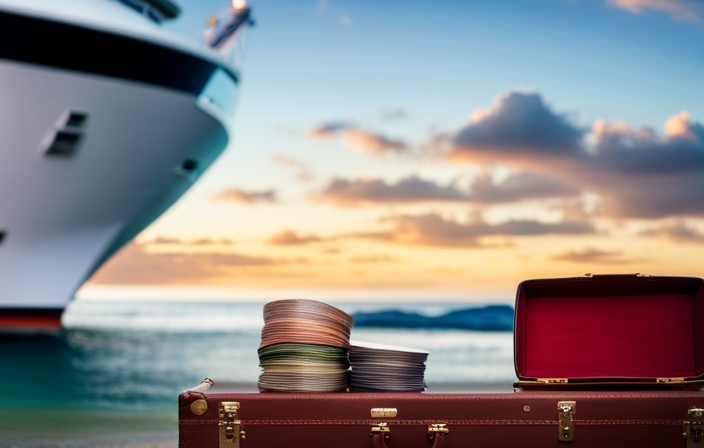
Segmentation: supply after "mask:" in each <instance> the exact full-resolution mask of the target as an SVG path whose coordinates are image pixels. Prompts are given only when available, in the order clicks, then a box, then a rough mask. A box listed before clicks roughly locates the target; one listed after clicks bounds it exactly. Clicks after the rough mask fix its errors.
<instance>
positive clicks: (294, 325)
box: [258, 299, 352, 392]
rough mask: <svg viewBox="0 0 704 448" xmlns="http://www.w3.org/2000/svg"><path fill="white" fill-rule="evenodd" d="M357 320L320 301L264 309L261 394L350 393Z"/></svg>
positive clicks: (274, 304) (269, 305) (287, 302)
mask: <svg viewBox="0 0 704 448" xmlns="http://www.w3.org/2000/svg"><path fill="white" fill-rule="evenodd" d="M351 328H352V316H350V315H348V314H347V313H345V312H343V311H340V310H339V309H337V308H335V307H333V306H330V305H327V304H325V303H322V302H317V301H315V300H302V299H293V300H280V301H276V302H270V303H267V304H266V305H265V306H264V328H263V329H262V342H261V345H260V346H259V351H258V354H259V365H260V367H261V368H262V370H263V371H262V374H261V375H260V376H259V390H260V391H262V392H336V391H344V390H346V389H347V385H348V381H349V361H348V351H349V346H350V330H351Z"/></svg>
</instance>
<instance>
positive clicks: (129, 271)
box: [90, 242, 305, 284]
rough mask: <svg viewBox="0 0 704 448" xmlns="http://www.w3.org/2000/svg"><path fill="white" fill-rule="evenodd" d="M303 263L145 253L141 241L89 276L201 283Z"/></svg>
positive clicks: (124, 280) (236, 256)
mask: <svg viewBox="0 0 704 448" xmlns="http://www.w3.org/2000/svg"><path fill="white" fill-rule="evenodd" d="M291 263H305V260H288V259H273V258H270V257H264V256H258V255H246V254H237V253H215V252H205V253H203V252H197V253H173V252H149V251H147V250H146V245H145V244H137V243H134V242H133V243H130V244H128V245H127V246H125V248H123V249H122V250H121V251H120V252H118V254H117V255H116V256H114V257H113V258H111V259H110V260H108V262H107V263H106V264H105V265H103V266H102V267H101V268H100V269H99V270H98V272H97V273H96V274H95V275H93V277H92V278H91V279H90V281H91V283H103V284H202V283H206V282H208V281H210V280H215V279H222V278H228V277H229V276H231V275H232V273H233V271H239V270H248V269H260V268H269V267H274V266H276V265H280V264H291Z"/></svg>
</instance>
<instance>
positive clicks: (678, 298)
mask: <svg viewBox="0 0 704 448" xmlns="http://www.w3.org/2000/svg"><path fill="white" fill-rule="evenodd" d="M514 352H515V353H514V354H515V366H516V374H517V376H518V382H517V383H516V384H515V385H514V386H515V387H516V389H515V390H516V391H517V392H518V393H516V392H508V393H499V394H467V393H465V394H433V393H426V394H420V393H407V394H364V393H337V394H273V393H272V394H258V393H253V394H249V393H238V392H232V391H227V390H219V391H218V390H217V389H209V387H210V385H211V383H208V382H204V383H202V384H201V385H200V386H199V387H198V388H195V389H193V390H191V391H187V392H184V393H183V394H181V396H180V397H179V433H180V439H179V440H180V446H181V448H201V447H202V448H215V447H218V446H219V447H221V448H240V447H241V448H265V447H266V448H270V447H271V448H274V447H289V448H294V447H306V448H316V447H339V448H363V447H369V448H384V447H387V448H394V447H398V448H401V447H402V448H431V447H433V448H439V447H471V448H485V447H486V448H488V447H522V448H543V447H546V448H549V447H566V446H573V447H575V448H610V447H613V448H616V447H618V448H622V447H638V448H675V447H682V448H684V447H686V448H694V447H699V448H704V432H703V431H704V424H703V423H702V420H703V417H702V415H703V413H704V392H699V388H700V387H702V384H703V380H704V281H702V280H701V279H698V278H688V277H651V276H641V275H638V274H635V275H607V276H589V275H588V276H586V277H575V278H562V279H545V280H529V281H526V282H523V283H521V284H520V285H519V287H518V292H517V297H516V308H515V322H514ZM430 362H432V357H431V358H430Z"/></svg>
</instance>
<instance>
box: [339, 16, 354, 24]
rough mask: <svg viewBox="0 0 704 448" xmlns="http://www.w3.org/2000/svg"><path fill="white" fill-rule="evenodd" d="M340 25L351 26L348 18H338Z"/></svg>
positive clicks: (350, 20)
mask: <svg viewBox="0 0 704 448" xmlns="http://www.w3.org/2000/svg"><path fill="white" fill-rule="evenodd" d="M340 23H341V24H343V25H352V19H350V18H349V17H348V16H340Z"/></svg>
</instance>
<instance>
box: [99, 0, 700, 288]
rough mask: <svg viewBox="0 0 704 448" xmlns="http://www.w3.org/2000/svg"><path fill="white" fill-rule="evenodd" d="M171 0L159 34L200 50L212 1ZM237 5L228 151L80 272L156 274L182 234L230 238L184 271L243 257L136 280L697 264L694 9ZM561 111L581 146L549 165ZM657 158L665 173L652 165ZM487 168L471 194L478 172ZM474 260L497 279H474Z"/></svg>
mask: <svg viewBox="0 0 704 448" xmlns="http://www.w3.org/2000/svg"><path fill="white" fill-rule="evenodd" d="M181 4H182V6H183V14H182V16H181V18H179V19H178V20H177V21H175V22H173V23H170V24H168V25H167V27H168V28H169V29H170V30H171V31H173V32H175V33H178V34H181V35H184V36H186V37H188V38H191V39H193V40H194V41H199V40H200V38H201V36H202V32H203V29H204V26H205V23H206V20H207V18H208V17H209V16H210V15H212V14H214V13H216V12H218V11H222V10H224V9H226V8H227V7H228V4H229V2H227V1H222V0H199V1H186V0H182V2H181ZM250 6H251V7H252V9H253V14H254V17H255V18H256V20H257V25H256V27H255V28H253V29H251V30H249V32H248V35H247V49H246V58H245V61H244V66H243V69H242V70H243V73H242V79H243V81H242V84H241V91H240V101H239V106H238V110H237V117H236V121H235V127H234V138H233V140H232V142H231V145H230V148H229V149H228V150H227V151H226V152H225V154H224V155H223V156H222V157H221V159H220V160H219V161H218V162H216V164H215V165H214V166H213V167H212V168H211V169H210V171H209V172H208V173H206V174H205V175H204V176H203V178H202V179H201V180H200V181H199V182H198V184H197V185H196V186H195V187H194V188H193V189H192V190H191V191H190V192H189V193H187V195H186V196H184V198H183V199H182V200H181V201H179V203H177V205H176V206H175V207H173V208H172V209H171V210H170V211H169V212H167V213H166V214H165V215H164V216H163V217H162V218H161V219H159V220H158V221H157V222H156V223H154V224H153V225H152V226H151V227H150V228H149V229H147V230H146V231H145V232H143V234H142V235H141V236H140V237H138V238H137V243H135V244H136V245H133V246H131V247H130V248H127V249H126V250H125V251H123V253H122V254H119V255H118V256H117V257H116V259H115V260H113V261H111V262H110V263H109V264H108V266H107V267H106V268H105V269H104V270H103V273H102V277H101V276H100V275H99V276H98V277H97V279H96V281H97V282H99V283H121V282H122V281H126V280H125V278H124V277H120V276H119V275H117V274H116V273H119V271H120V266H123V265H124V264H125V263H129V262H135V260H137V261H139V262H140V263H145V264H146V265H148V264H149V263H151V262H153V263H167V264H168V263H170V262H171V261H169V260H168V259H167V258H168V257H166V255H165V254H166V253H171V254H173V253H180V252H184V253H186V252H188V253H192V252H193V251H196V249H194V247H193V245H192V244H191V245H189V244H188V241H195V240H197V239H199V238H210V239H213V240H219V239H223V238H224V239H227V240H230V241H232V242H233V244H230V245H224V246H221V247H215V246H212V247H210V248H209V249H207V250H208V251H210V252H204V250H205V249H203V248H200V249H198V251H200V252H198V253H199V254H200V256H201V258H200V259H197V258H193V260H192V261H191V262H190V263H193V264H194V265H193V266H195V264H198V266H200V267H199V268H195V267H193V266H192V268H193V271H194V272H196V271H198V272H200V271H203V272H205V271H204V270H203V265H207V264H208V263H218V261H217V260H216V261H213V260H215V258H213V257H210V258H208V257H209V255H208V254H210V255H212V254H214V253H219V254H223V253H225V254H230V255H231V256H234V255H237V256H239V257H244V260H249V261H251V262H252V264H251V265H247V264H246V262H243V261H242V259H235V258H230V259H228V260H229V261H226V262H225V263H226V264H227V263H229V264H228V265H227V266H220V267H218V266H210V268H208V269H206V270H207V271H208V272H209V274H207V275H204V276H203V277H202V278H201V277H198V276H197V275H194V276H193V277H192V278H191V277H189V278H187V279H183V278H180V279H176V280H174V281H170V280H169V279H166V278H160V279H149V278H145V279H143V280H141V281H139V282H140V283H144V284H148V283H150V282H153V283H156V284H165V283H166V284H170V283H179V282H191V283H193V284H207V285H212V284H217V285H226V286H247V287H258V286H261V287H268V286H271V285H272V284H275V285H278V286H281V287H291V286H292V285H298V286H305V287H310V288H315V287H346V286H347V287H348V286H349V285H351V284H354V285H359V286H362V287H367V286H368V287H372V286H374V287H386V288H393V287H401V285H407V284H408V282H409V281H410V280H409V279H413V280H414V281H415V280H416V279H418V285H420V286H422V287H427V288H435V289H436V290H437V288H438V285H450V286H451V287H453V288H459V289H467V288H478V289H481V290H483V291H496V292H497V294H503V293H505V291H508V290H512V289H513V287H514V285H515V282H518V281H520V280H523V279H525V278H530V277H536V276H537V277H540V276H549V277H554V276H557V275H559V274H560V273H562V272H564V273H565V274H573V273H575V272H576V273H579V272H581V271H582V270H585V271H586V270H591V271H596V272H613V271H619V272H621V271H628V272H630V271H634V272H638V271H644V270H648V269H650V270H651V271H656V272H655V273H659V272H660V273H662V272H665V271H667V273H670V274H677V273H688V274H692V275H701V273H699V272H697V271H696V268H694V267H691V266H689V265H688V264H687V263H686V262H685V261H686V260H687V259H688V257H689V256H690V255H691V254H694V253H696V251H697V250H701V245H700V244H701V243H702V241H704V236H703V235H704V221H702V215H704V206H703V207H702V208H700V207H699V206H698V205H697V204H698V201H697V198H698V197H699V196H697V195H698V194H699V193H700V192H699V190H697V188H698V185H700V184H701V185H704V171H698V170H699V169H700V168H699V167H700V159H701V154H704V146H703V145H704V142H703V141H702V139H704V131H703V130H704V128H703V127H701V125H700V123H702V122H704V88H703V87H702V80H704V58H702V57H701V54H702V53H701V48H702V43H704V5H703V4H702V2H700V1H693V0H604V1H602V0H592V1H586V0H584V1H578V0H573V1H568V0H565V1H560V0H540V1H539V0H534V1H500V2H485V1H440V2H413V1H410V2H409V1H404V2H401V1H386V2H371V1H366V0H362V1H354V2H352V1H336V0H328V1H320V0H319V1H312V0H311V1H295V2H291V1H289V2H284V1H271V0H251V1H250ZM511 104H513V106H512V107H514V108H513V109H511V108H510V107H509V106H510V105H511ZM478 109H481V110H483V112H482V113H480V114H479V115H477V114H476V111H477V110H478ZM511 111H513V112H511ZM683 111H686V113H684V114H682V115H679V114H681V113H682V112H683ZM536 114H538V115H540V114H542V115H540V116H542V117H544V118H545V119H544V120H542V121H540V120H538V121H537V122H536V121H535V117H536V116H537V115H536ZM673 116H676V117H675V118H674V119H672V120H671V121H670V122H669V129H670V131H668V132H669V133H668V136H665V131H664V126H665V122H666V120H668V119H669V118H670V117H673ZM472 117H474V118H472ZM477 117H480V118H477ZM482 117H483V118H482ZM599 120H601V121H599ZM597 122H598V123H597ZM560 123H563V124H564V126H563V127H565V126H566V127H567V128H569V130H568V131H569V132H571V133H572V135H575V136H577V137H579V139H582V138H583V139H584V142H581V141H580V142H574V145H577V146H579V149H578V150H576V151H577V153H575V152H572V153H570V152H569V151H568V152H567V153H565V154H568V153H569V154H572V156H571V157H572V159H571V160H568V158H565V157H562V158H561V159H560V160H563V162H564V163H563V162H559V161H558V160H557V159H555V158H554V157H548V158H546V154H548V153H549V151H547V150H546V148H548V147H549V146H550V144H549V138H551V136H554V135H556V134H555V133H556V132H557V131H558V129H557V128H556V127H555V126H558V127H559V126H560ZM330 125H334V126H333V127H330ZM512 126H513V127H512ZM527 126H528V127H533V128H531V132H532V131H535V132H534V133H533V134H530V135H528V134H526V133H525V132H523V131H521V129H524V131H525V128H526V127H527ZM541 126H544V128H543V127H541ZM641 128H650V129H651V130H652V132H650V131H647V130H642V129H641ZM331 129H332V131H331ZM511 129H513V131H511ZM511 132H514V134H512V133H511ZM487 133H488V134H487ZM534 134H535V135H534ZM479 135H482V136H483V137H481V138H479V137H477V136H479ZM507 136H508V137H507ZM433 138H435V140H434V141H435V143H436V144H434V145H429V143H430V142H431V140H432V139H433ZM546 138H547V139H548V140H546ZM487 139H488V140H487ZM507 139H508V140H507ZM511 139H513V140H511ZM536 139H537V140H536ZM509 140H510V141H511V142H513V141H514V140H515V141H517V142H518V143H517V146H515V145H514V146H515V147H510V146H511V145H510V144H509V145H508V146H506V144H505V143H506V142H507V141H509ZM487 142H488V143H487ZM502 142H503V143H502ZM597 143H598V145H597ZM530 144H534V146H535V147H532V149H530V150H526V148H525V147H526V145H529V146H530ZM482 145H484V146H482ZM502 145H503V146H502ZM541 145H542V150H541V149H540V148H538V146H541ZM546 145H547V146H546ZM595 145H597V146H595ZM568 146H569V145H568ZM429 147H432V149H433V151H430V152H429V149H428V148H429ZM453 148H454V149H453ZM458 148H459V149H458ZM595 148H596V149H595ZM598 148H601V149H598ZM487 151H489V152H487ZM517 151H518V152H517ZM520 151H523V152H522V153H519V152H520ZM526 151H527V152H526ZM531 151H532V152H531ZM595 151H597V152H598V151H602V152H600V153H599V154H597V155H598V157H597V156H596V155H595V154H596V152H595ZM638 151H641V152H640V153H639V152H638ZM667 151H671V152H670V153H668V152H667ZM672 151H674V152H672ZM487 154H488V156H487ZM668 154H671V156H668ZM451 155H460V156H461V157H459V158H458V157H455V158H452V161H450V158H449V156H451ZM590 155H591V156H590ZM592 156H594V157H592ZM651 156H652V157H651ZM649 157H650V158H649ZM460 159H461V160H460ZM670 159H676V160H677V161H678V162H681V163H680V164H679V165H677V166H678V167H680V168H677V167H675V168H672V169H673V170H675V171H676V172H672V173H671V172H668V173H660V174H657V173H656V175H654V176H655V177H652V173H653V172H655V171H657V168H658V166H660V165H666V164H667V163H666V162H667V161H668V160H670ZM639 160H640V161H641V162H638V161H639ZM644 160H645V162H643V161H644ZM467 161H469V162H467ZM639 163H640V164H639ZM648 164H650V165H648ZM646 165H647V166H646ZM688 165H689V166H690V167H694V168H693V169H695V171H694V173H693V174H692V173H691V172H690V171H687V170H685V169H683V168H682V167H683V166H685V167H686V166H688ZM614 166H616V167H617V168H614V169H612V167H614ZM619 170H620V171H619ZM677 170H679V171H677ZM634 172H635V174H634ZM649 173H650V174H649ZM482 176H484V177H482ZM648 176H650V177H648ZM489 178H491V179H493V180H491V181H490V182H489V181H487V182H489V183H488V184H487V183H486V182H485V183H484V184H481V185H484V186H485V187H486V188H485V189H484V190H482V191H483V192H484V193H483V194H484V196H482V198H479V190H478V188H479V187H480V186H481V185H480V183H481V182H479V181H478V180H477V179H489ZM505 179H509V180H511V182H509V183H505V184H503V183H501V182H502V181H503V180H505ZM492 182H493V183H492ZM634 186H642V188H641V189H642V190H643V191H644V193H647V194H639V193H638V191H637V190H636V189H635V187H634ZM487 188H488V189H487ZM516 188H518V190H516ZM650 189H652V191H650ZM499 190H502V191H501V192H499ZM509 190H510V191H509ZM228 191H230V196H227V194H225V195H223V194H222V193H223V192H228ZM233 191H234V193H232V192H233ZM470 191H471V192H470ZM507 191H509V193H510V195H514V196H511V197H513V199H511V200H510V201H508V202H507V199H506V196H505V195H506V194H509V193H506V192H507ZM663 191H664V192H663ZM680 192H681V194H680ZM499 193H501V194H502V195H503V196H500V195H499V196H497V194H499ZM219 194H220V196H218V195H219ZM232 194H234V196H232ZM414 195H415V196H414ZM472 195H473V196H472ZM217 197H220V198H227V197H229V198H230V199H231V200H229V202H228V200H216V199H214V198H217ZM650 197H653V198H656V199H653V200H650V199H649V198H650ZM701 197H703V198H704V193H702V196H701ZM243 198H244V199H243ZM457 198H462V199H457ZM492 198H493V199H492ZM501 198H503V199H501ZM492 200H493V201H494V202H491V201H492ZM593 203H596V204H597V205H596V206H593ZM670 203H673V204H674V205H673V206H672V207H669V204H670ZM575 204H577V205H576V206H575ZM589 204H592V205H589ZM668 207H669V208H668ZM576 209H579V210H577V213H576V214H575V213H573V212H575V210H576ZM591 209H596V212H592V210H591ZM546 225H547V227H546ZM536 226H538V227H536ZM551 226H552V227H551ZM575 229H581V230H575ZM286 232H288V233H286ZM531 232H532V233H531ZM565 232H567V233H568V234H566V233H565ZM569 232H572V233H569ZM575 232H576V233H575ZM453 235H454V236H453ZM159 238H171V239H173V240H174V241H176V240H178V241H180V242H179V243H176V242H174V243H173V244H171V245H159V244H156V243H154V242H155V241H157V240H159ZM452 238H455V239H454V240H453V239H452ZM226 246H227V247H226ZM130 251H131V252H130ZM160 251H162V252H160ZM163 251H165V252H163ZM179 251H180V252H179ZM159 253H161V256H159V257H155V254H159ZM130 254H131V255H130ZM148 254H151V255H152V256H154V257H152V258H150V257H149V256H148ZM654 254H661V256H655V255H654ZM130 260H132V261H130ZM150 260H152V261H150ZM219 260H221V261H222V259H219ZM262 260H267V261H266V262H263V261H262ZM294 260H299V262H296V261H294ZM365 260H366V261H365ZM487 260H489V261H487ZM492 260H493V261H492ZM508 260H510V261H508ZM566 262H569V263H566ZM492 263H494V264H496V266H501V268H502V269H504V271H501V270H499V271H497V270H496V268H490V269H493V270H492V274H491V275H489V274H485V273H484V272H485V271H484V269H489V266H490V265H491V264H492ZM570 263H571V264H570ZM566 265H567V266H566ZM220 268H222V269H220ZM321 269H327V270H328V271H329V272H330V275H329V277H330V278H334V279H337V281H332V280H329V279H328V278H322V277H323V276H322V275H321V274H320V272H321ZM166 271H168V269H167V270H166ZM216 271H217V272H220V273H221V274H222V275H221V276H219V277H218V276H214V275H212V272H216ZM685 271H686V272H685ZM178 272H180V271H178V270H175V271H174V275H175V276H176V277H178V275H177V274H178ZM111 273H113V274H111ZM453 273H454V274H453ZM453 275H454V277H453ZM468 275H469V276H473V278H474V279H475V280H476V282H474V283H471V282H468V281H467V276H468ZM394 276H397V278H398V282H397V283H394V282H393V281H390V280H389V279H390V278H393V277H394ZM271 279H275V280H271ZM421 279H424V280H421ZM272 282H273V283H272ZM411 283H412V282H411ZM509 285H510V286H509ZM420 286H419V287H420ZM450 286H448V287H450Z"/></svg>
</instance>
